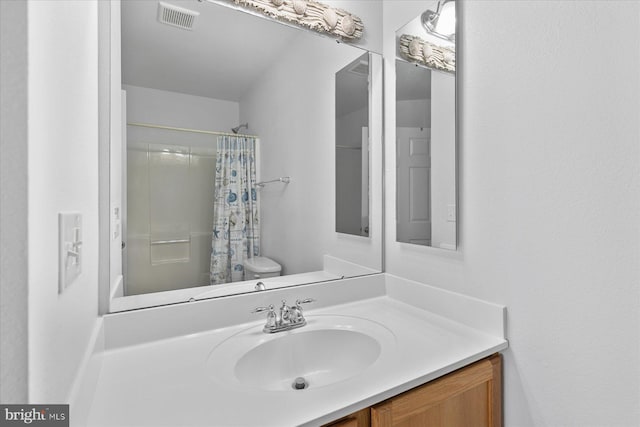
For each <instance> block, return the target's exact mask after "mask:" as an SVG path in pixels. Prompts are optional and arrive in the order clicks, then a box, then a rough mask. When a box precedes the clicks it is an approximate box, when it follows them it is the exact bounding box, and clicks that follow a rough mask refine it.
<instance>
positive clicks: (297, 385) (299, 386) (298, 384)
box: [291, 377, 309, 390]
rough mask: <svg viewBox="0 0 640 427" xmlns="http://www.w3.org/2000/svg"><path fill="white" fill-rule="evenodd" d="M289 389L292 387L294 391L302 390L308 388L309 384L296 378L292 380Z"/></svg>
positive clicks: (300, 378)
mask: <svg viewBox="0 0 640 427" xmlns="http://www.w3.org/2000/svg"><path fill="white" fill-rule="evenodd" d="M291 387H293V389H294V390H304V389H305V388H307V387H309V383H308V382H307V380H305V379H304V378H302V377H298V378H296V379H295V380H293V384H291Z"/></svg>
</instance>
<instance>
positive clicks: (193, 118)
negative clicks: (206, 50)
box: [123, 84, 239, 132]
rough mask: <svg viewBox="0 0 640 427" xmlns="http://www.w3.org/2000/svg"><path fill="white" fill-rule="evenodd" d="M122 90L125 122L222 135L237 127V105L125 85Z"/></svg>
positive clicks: (230, 102)
mask: <svg viewBox="0 0 640 427" xmlns="http://www.w3.org/2000/svg"><path fill="white" fill-rule="evenodd" d="M123 89H124V90H125V91H126V92H127V120H128V121H129V122H142V123H151V124H156V125H163V126H174V127H181V128H188V129H199V130H209V131H222V132H231V128H232V127H235V126H238V124H239V122H238V120H239V105H238V103H237V102H232V101H223V100H219V99H213V98H206V97H203V96H193V95H187V94H183V93H178V92H170V91H166V90H159V89H150V88H144V87H139V86H131V85H127V84H124V85H123Z"/></svg>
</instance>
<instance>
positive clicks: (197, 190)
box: [110, 0, 383, 311]
mask: <svg viewBox="0 0 640 427" xmlns="http://www.w3.org/2000/svg"><path fill="white" fill-rule="evenodd" d="M162 3H163V4H162V5H161V4H160V2H158V1H150V0H138V1H136V0H133V1H132V0H128V1H122V2H121V4H120V14H119V16H117V18H118V19H119V23H120V26H121V29H120V31H121V33H120V34H121V43H120V44H117V45H115V46H114V45H112V55H113V52H114V51H116V50H119V49H121V68H119V69H118V70H114V68H113V65H112V73H121V89H122V92H121V95H120V96H121V97H122V103H121V104H122V114H121V121H122V126H121V128H122V145H121V147H120V149H118V147H113V146H112V155H111V158H112V163H113V164H115V165H116V167H115V168H114V166H113V164H112V167H111V173H112V177H111V183H112V191H111V199H112V200H111V213H110V215H111V217H112V222H113V224H112V238H113V242H112V248H114V247H116V246H117V247H118V250H121V262H122V264H121V270H122V271H121V272H120V271H119V266H118V265H117V264H118V262H117V261H118V259H117V258H118V256H119V255H120V254H118V253H117V252H116V250H115V249H112V263H111V269H112V279H111V280H112V299H111V303H110V311H121V310H127V309H131V308H138V307H145V306H153V305H159V304H166V303H176V302H184V301H189V300H199V299H205V298H212V297H219V296H226V295H232V294H239V293H246V292H254V291H255V290H256V285H257V283H258V282H262V283H263V284H264V287H266V289H267V290H269V289H273V288H279V287H283V286H291V285H298V284H304V283H312V282H319V281H326V280H335V279H340V278H343V277H353V276H357V275H363V274H372V273H376V272H380V271H381V270H382V245H381V242H382V239H381V236H382V234H383V233H382V221H381V217H382V212H381V211H382V200H381V195H382V168H381V167H380V164H381V163H380V160H379V159H378V158H377V157H376V156H378V157H380V156H381V145H382V143H381V139H382V138H381V135H382V130H381V129H382V113H381V111H382V103H381V93H382V88H381V84H382V79H381V68H382V59H381V57H380V55H378V54H373V53H369V52H366V51H365V50H363V49H361V48H358V47H355V46H353V45H350V44H348V43H344V42H340V43H336V39H334V38H330V37H327V36H321V35H318V34H315V33H313V32H311V31H309V30H304V29H300V28H295V27H292V26H290V25H283V24H282V23H279V22H276V21H274V20H272V19H269V18H264V17H262V16H257V15H256V14H255V13H250V12H247V11H246V10H243V9H241V8H239V7H236V6H234V5H233V2H210V1H198V0H167V1H166V2H162ZM159 7H177V8H183V9H184V10H186V11H188V12H189V13H191V14H192V16H193V18H192V28H188V29H185V28H179V26H176V25H167V24H166V23H162V22H160V21H159V19H158V16H160V15H159V11H158V8H159ZM178 10H179V9H178ZM112 20H113V13H112ZM117 30H118V25H113V23H112V31H117ZM365 31H366V22H365ZM113 40H117V38H114V37H113V35H112V44H113ZM114 49H115V50H114ZM363 60H366V71H365V72H364V73H365V76H366V79H368V78H369V76H370V77H371V79H372V81H371V85H368V84H365V85H364V86H362V72H363V71H362V69H363V68H362V67H363V66H362V61H363ZM112 61H113V56H112ZM116 61H117V60H116ZM358 66H359V67H360V68H358ZM345 67H346V69H353V70H352V71H351V72H350V74H352V75H353V76H356V77H357V76H358V74H357V73H358V72H360V73H361V74H360V75H359V79H349V81H346V82H345V81H343V80H344V79H342V78H341V73H340V70H343V69H345ZM116 80H117V79H116ZM113 81H114V79H113V78H112V85H113ZM337 85H340V87H341V89H340V90H339V91H336V90H335V88H336V87H337ZM356 86H357V87H356ZM363 87H364V90H365V93H364V95H363V96H364V99H366V103H365V104H362V105H360V104H359V105H355V104H354V105H349V106H346V105H344V103H343V102H342V101H340V97H341V96H342V94H343V93H357V92H358V91H359V90H361V89H362V88H363ZM112 92H113V88H112ZM113 99H117V96H115V97H114V95H113V93H112V102H113ZM370 100H371V101H370ZM352 107H353V109H351V110H349V109H350V108H352ZM113 111H114V108H113V106H112V118H111V121H112V132H114V129H117V126H114V123H116V122H118V121H119V120H120V118H119V117H117V114H116V115H115V116H114V114H113ZM343 113H344V114H347V115H348V113H353V114H352V115H364V116H365V117H366V118H367V122H366V123H365V124H362V123H358V124H357V125H358V126H359V132H360V134H359V136H358V138H359V139H358V143H359V144H360V145H361V146H360V148H359V149H356V148H355V147H354V149H353V150H336V147H337V145H336V144H338V145H343V144H344V145H345V146H346V145H347V144H350V143H351V141H348V142H344V143H342V142H340V143H338V142H336V128H337V127H339V126H341V124H340V123H339V121H340V120H341V116H340V114H343ZM363 128H366V129H367V134H366V135H365V136H363V135H362V132H363V131H362V129H363ZM112 144H113V143H112ZM369 146H370V147H372V151H371V159H369V157H367V160H366V168H367V170H366V171H364V172H363V170H362V168H363V164H364V163H365V161H363V160H362V159H363V157H362V154H361V153H362V147H365V148H368V147H369ZM353 155H358V156H359V159H360V160H359V162H358V163H357V166H356V165H355V164H354V166H353V168H354V170H353V171H349V170H347V168H342V166H343V164H350V162H351V157H353ZM118 162H121V168H120V170H118V168H117V164H118ZM369 169H370V170H369ZM365 174H366V179H365V178H363V176H365ZM114 182H115V183H116V184H114ZM119 182H120V184H118V183H119ZM118 185H121V189H122V193H121V194H117V193H118V191H114V188H113V187H114V186H115V187H117V186H118ZM345 188H347V189H351V188H357V189H359V195H358V201H359V203H358V206H357V208H353V209H357V211H353V212H355V214H357V216H358V220H357V227H358V230H357V232H354V233H352V234H357V236H353V235H350V234H344V233H340V232H337V231H336V230H340V226H337V225H336V223H337V222H339V221H341V219H340V218H339V217H336V216H335V215H334V213H335V212H336V209H337V208H336V205H337V204H339V203H340V202H337V200H338V199H340V197H338V196H339V195H340V194H341V193H340V192H341V191H342V189H345ZM351 208H352V207H350V209H351ZM350 212H352V211H351V210H350ZM355 214H354V215H355ZM364 221H366V223H365V222H364ZM360 228H362V229H363V230H364V229H365V228H366V233H364V232H360ZM118 236H120V237H119V238H118ZM363 236H364V237H363ZM120 239H121V240H122V249H120V242H119V240H120ZM114 277H115V278H114ZM117 277H120V280H118V279H117ZM259 289H261V287H259Z"/></svg>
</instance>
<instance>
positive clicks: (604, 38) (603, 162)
mask: <svg viewBox="0 0 640 427" xmlns="http://www.w3.org/2000/svg"><path fill="white" fill-rule="evenodd" d="M432 3H433V2H432ZM384 5H385V9H384V20H385V21H384V31H385V35H384V43H385V46H384V51H385V54H386V55H389V56H387V57H386V58H385V61H386V66H387V68H386V69H385V78H386V97H385V99H386V109H385V114H386V138H385V139H386V141H393V140H394V135H393V129H394V127H395V111H394V107H395V105H394V103H393V100H394V91H395V89H394V87H395V86H394V68H393V62H392V61H393V56H391V55H390V54H389V52H394V46H393V40H394V31H395V29H396V28H399V27H400V26H402V25H403V24H404V23H405V22H407V21H408V20H409V19H411V18H412V17H413V16H415V15H417V14H418V13H420V12H421V11H422V10H424V9H425V7H427V6H429V2H424V3H422V2H415V1H400V0H393V1H386V2H385V3H384ZM459 9H461V13H462V18H463V23H462V28H463V30H464V33H462V34H460V35H459V39H458V40H459V42H460V43H459V46H458V54H459V57H458V59H459V62H458V65H459V75H458V77H459V78H460V82H459V89H460V94H459V97H460V98H459V99H460V102H461V104H459V106H458V107H459V108H461V110H460V114H461V118H460V119H461V123H460V131H461V135H460V138H461V147H460V180H461V182H460V191H461V193H460V205H459V218H460V219H459V220H460V224H459V225H460V227H461V231H460V236H459V237H460V248H459V250H458V252H457V253H451V252H448V251H441V250H436V249H432V248H421V247H416V246H412V245H406V244H399V243H396V242H395V213H394V212H395V206H394V200H395V197H394V196H395V192H394V188H395V174H394V170H395V153H394V148H395V147H394V146H393V144H392V143H389V142H388V143H387V145H386V147H385V149H386V160H387V163H386V168H385V169H386V191H387V192H386V212H387V216H386V218H387V220H386V233H387V245H386V269H387V271H388V272H390V273H392V274H397V275H400V276H403V277H408V278H410V279H415V280H419V281H422V282H424V283H428V284H431V285H435V286H439V287H442V288H446V289H450V290H453V291H459V292H462V293H464V294H468V295H472V296H476V297H479V298H482V299H486V300H489V301H494V302H497V303H500V304H505V305H506V306H507V307H508V338H509V341H510V349H509V350H508V351H507V352H506V353H505V359H504V361H505V366H504V375H505V378H504V386H505V388H504V399H505V401H504V403H505V408H504V411H505V425H507V426H560V425H562V426H587V425H588V426H605V425H606V426H637V425H639V424H640V413H639V411H640V409H639V408H640V406H639V405H638V402H639V401H640V395H639V388H640V384H639V381H640V354H639V352H640V344H639V343H640V330H639V325H640V318H639V313H640V303H639V293H638V292H639V288H638V283H639V282H640V271H639V270H638V265H639V262H638V260H639V258H640V169H639V165H640V161H639V159H640V145H638V140H639V139H640V129H639V123H640V105H639V103H640V81H639V79H640V46H639V40H640V3H639V2H637V1H633V2H629V1H618V2H612V1H592V2H573V1H556V2H548V1H518V2H505V1H481V2H473V1H465V2H461V7H459Z"/></svg>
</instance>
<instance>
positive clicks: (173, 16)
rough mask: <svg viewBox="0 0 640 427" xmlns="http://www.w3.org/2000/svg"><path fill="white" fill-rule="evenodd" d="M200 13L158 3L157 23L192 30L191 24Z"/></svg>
mask: <svg viewBox="0 0 640 427" xmlns="http://www.w3.org/2000/svg"><path fill="white" fill-rule="evenodd" d="M198 15H200V12H195V11H193V10H189V9H185V8H183V7H179V6H174V5H172V4H169V3H165V2H162V1H161V2H158V21H160V22H161V23H163V24H167V25H171V26H172V27H177V28H182V29H183V30H192V29H193V22H194V21H195V19H196V16H198Z"/></svg>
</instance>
